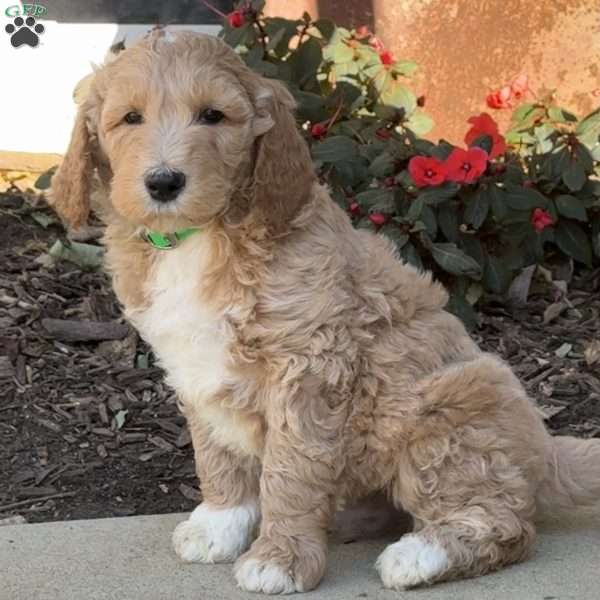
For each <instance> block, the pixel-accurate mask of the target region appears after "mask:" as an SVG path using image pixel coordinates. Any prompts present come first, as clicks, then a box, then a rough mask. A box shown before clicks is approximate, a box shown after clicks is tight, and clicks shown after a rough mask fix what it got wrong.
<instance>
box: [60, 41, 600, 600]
mask: <svg viewBox="0 0 600 600" xmlns="http://www.w3.org/2000/svg"><path fill="white" fill-rule="evenodd" d="M292 106H293V101H292V98H291V96H290V94H289V92H287V90H285V88H284V87H283V86H282V85H281V84H279V83H277V82H272V81H267V80H264V79H262V78H261V77H259V76H257V75H255V74H254V73H252V72H251V71H250V70H249V69H248V68H246V67H245V66H244V65H243V63H242V61H241V60H240V59H239V58H238V57H237V56H236V55H235V54H234V53H233V52H232V51H231V50H230V49H228V48H227V47H226V46H225V45H224V44H223V43H222V42H221V41H219V40H217V39H213V38H209V37H204V36H197V35H193V34H181V35H179V36H177V37H176V39H175V40H174V41H173V40H172V41H170V42H169V43H165V42H164V41H163V40H162V39H161V37H160V35H159V34H156V35H153V36H151V37H150V38H149V39H148V40H146V41H144V42H142V43H140V44H138V45H137V46H135V47H133V48H131V49H129V50H127V51H125V52H123V53H121V54H120V55H119V57H118V58H117V59H115V60H114V61H112V62H110V63H109V64H107V65H106V66H105V67H103V68H102V69H100V70H99V71H98V72H97V73H96V74H95V76H94V79H93V81H92V82H91V84H90V87H89V91H88V95H87V98H86V100H85V101H84V103H83V105H82V107H81V109H80V111H81V112H80V116H79V117H78V120H77V122H76V125H75V130H74V134H73V135H74V137H73V142H72V144H71V147H70V148H69V151H68V152H67V155H66V157H65V160H64V163H63V165H62V167H61V168H60V170H59V172H58V173H57V175H56V177H55V179H54V185H53V201H54V203H55V205H56V207H57V210H58V211H59V212H62V214H64V216H65V217H66V218H67V219H70V220H71V221H72V222H73V223H74V224H79V223H80V222H81V220H82V219H83V218H84V216H85V214H86V212H87V210H88V208H87V207H88V204H87V202H88V198H87V195H88V189H89V188H90V187H91V181H92V167H93V166H95V167H96V179H97V181H96V184H95V185H96V189H97V190H98V195H99V196H100V198H101V205H102V214H103V218H104V219H105V220H106V222H107V231H106V236H105V242H106V246H107V262H108V268H109V270H110V271H111V273H112V276H113V281H114V287H115V290H116V293H117V295H118V297H119V299H120V301H121V302H122V304H123V306H124V309H125V312H126V314H127V316H128V317H129V318H130V319H131V320H132V322H133V323H134V324H135V325H136V326H137V327H138V328H139V329H140V331H141V333H142V335H143V336H144V337H146V338H147V339H148V340H149V341H150V342H151V343H152V344H153V345H154V349H155V352H156V354H157V356H158V357H159V359H160V361H161V363H162V364H163V365H164V366H165V368H166V370H167V373H168V377H169V381H170V382H171V384H172V385H173V386H174V387H175V389H176V390H177V392H178V395H179V399H180V402H181V406H182V410H183V412H184V413H185V415H186V416H187V418H188V422H189V425H190V430H191V433H192V438H193V442H194V448H195V453H196V462H197V466H198V475H199V477H200V479H201V482H202V490H203V495H204V500H205V502H206V503H207V506H209V507H211V510H205V511H203V512H202V514H201V515H200V513H198V519H199V521H198V523H196V522H192V524H188V525H186V526H185V527H182V528H180V529H179V530H178V531H179V533H177V534H176V539H175V543H176V546H177V547H178V548H179V550H178V551H179V552H180V553H181V555H182V556H184V557H188V558H190V557H191V558H192V559H198V560H213V559H214V560H218V557H219V556H221V555H222V556H223V557H225V558H226V559H227V560H231V559H233V558H235V557H236V556H237V555H238V554H239V553H240V552H241V551H242V550H243V549H244V548H245V545H246V542H247V541H248V540H246V538H245V537H242V538H239V539H238V538H236V540H232V541H230V543H228V542H226V541H224V542H223V543H222V544H220V545H219V548H224V550H222V551H221V553H220V554H219V552H215V553H213V554H207V553H208V552H209V551H208V550H205V549H204V548H205V544H206V540H204V538H202V540H201V539H198V540H196V541H194V539H193V535H194V532H199V533H197V535H198V536H205V535H208V534H205V533H202V532H217V531H221V532H223V533H222V535H228V534H227V532H228V531H231V527H233V526H234V525H235V523H237V522H241V521H240V519H242V518H243V519H245V521H244V523H245V525H244V527H245V528H247V531H251V530H252V525H253V521H252V520H251V519H250V517H247V516H244V515H249V514H250V513H248V512H247V509H242V508H240V507H248V506H254V505H255V504H256V503H257V502H259V503H260V514H261V518H262V521H261V523H260V528H259V530H258V537H257V539H256V540H255V541H254V543H253V545H252V547H251V548H250V550H248V552H246V553H245V554H243V555H242V556H241V557H239V558H238V562H237V563H236V567H235V573H236V577H237V578H238V583H239V585H240V586H241V587H243V588H244V589H248V590H252V591H263V592H268V593H274V592H290V591H303V590H308V589H311V588H314V587H315V586H316V585H317V584H318V582H319V580H320V579H321V577H322V575H323V572H324V569H325V556H326V532H327V529H328V527H329V525H330V523H331V520H332V515H333V513H334V510H335V507H336V506H337V505H339V504H340V503H341V502H343V501H344V500H349V501H351V502H355V501H356V500H358V499H360V498H362V497H366V496H368V495H371V494H372V493H373V492H380V491H381V492H384V493H385V494H386V495H387V496H388V498H389V499H390V501H391V502H393V503H394V504H395V505H396V506H397V507H403V508H404V509H405V510H407V511H408V512H410V513H411V515H412V516H413V518H414V522H415V530H416V532H415V534H413V535H412V537H409V538H401V541H400V542H398V543H397V544H395V545H393V546H390V548H389V549H388V550H387V551H386V553H385V554H384V555H382V557H381V558H380V560H379V562H378V565H379V568H380V570H381V574H382V578H383V580H384V583H386V585H389V586H391V587H406V586H413V585H419V584H423V583H431V582H434V581H438V580H442V579H449V578H454V577H465V576H472V575H479V574H482V573H485V572H487V571H490V570H493V569H496V568H499V567H500V566H502V565H505V564H508V563H511V562H514V561H517V560H520V559H521V558H523V557H524V556H526V554H527V552H528V550H529V548H530V546H531V543H532V541H533V539H534V535H535V530H534V526H533V519H534V516H535V514H536V505H538V504H540V503H542V504H544V505H548V504H549V505H552V504H553V495H556V497H557V498H558V504H559V505H560V506H562V507H566V508H568V507H569V506H573V505H577V504H588V505H592V504H593V503H594V502H596V501H597V500H598V496H599V494H600V471H599V467H598V464H597V463H598V457H599V456H600V450H599V448H600V442H599V441H588V442H583V441H578V442H575V441H570V442H567V441H566V440H559V441H557V442H555V441H553V440H552V438H551V437H550V436H549V435H548V434H547V432H546V431H545V429H544V426H543V424H542V420H541V418H540V417H539V415H538V414H537V412H536V409H535V408H534V405H533V403H532V402H531V401H530V400H529V399H528V398H527V396H526V394H525V392H524V390H523V388H522V386H521V385H520V384H519V382H518V381H517V380H516V378H515V377H514V375H513V374H512V373H511V371H510V369H509V368H508V367H507V366H505V365H504V364H503V363H502V362H501V361H500V360H499V359H498V358H496V357H494V356H491V355H488V354H484V353H482V352H481V351H480V350H479V349H478V348H477V347H476V345H475V344H474V342H473V341H472V340H471V339H470V338H469V336H468V335H467V333H466V332H465V330H464V328H463V326H462V325H461V323H460V322H459V321H458V320H457V319H456V318H455V317H453V316H452V315H451V314H449V313H447V312H445V311H444V306H445V304H446V301H447V295H446V292H445V291H444V289H443V288H442V287H441V286H440V285H439V284H438V283H435V282H433V281H432V279H431V276H430V275H429V274H427V273H420V272H418V271H417V270H415V269H413V268H412V267H410V266H408V265H405V264H402V263H401V262H400V261H399V260H398V257H397V256H396V255H395V253H394V250H393V248H392V245H391V244H390V243H389V242H388V241H386V240H385V239H383V238H380V237H377V236H375V235H372V234H370V233H366V232H364V231H356V230H354V229H353V228H352V226H351V224H350V222H349V220H348V218H347V217H346V215H345V214H344V213H343V211H342V210H341V209H340V208H338V207H337V206H336V205H335V204H334V203H333V202H332V201H331V199H330V197H329V195H328V192H327V190H326V189H325V188H323V187H322V186H320V185H319V184H318V183H317V182H316V181H315V176H314V173H313V170H312V164H311V161H310V156H309V153H308V150H307V148H306V145H305V144H304V142H303V140H302V138H301V136H300V134H299V133H298V132H297V130H296V127H295V123H294V119H293V116H292V113H291V109H292ZM206 107H211V108H217V109H219V110H222V111H223V112H224V113H225V115H226V118H225V120H224V121H223V122H221V123H219V124H216V125H214V126H202V125H199V124H197V123H195V121H194V116H195V114H196V113H197V111H198V110H200V109H202V108H206ZM130 110H137V111H139V112H140V113H142V114H143V116H144V123H143V124H141V125H137V126H128V125H125V124H123V122H122V119H123V116H124V115H125V114H126V113H127V112H128V111H130ZM160 164H166V165H168V166H170V167H172V168H177V169H180V170H182V171H183V172H184V173H185V174H186V177H187V180H188V183H187V185H186V188H185V190H184V192H183V193H182V194H181V196H180V197H179V198H178V199H177V201H176V202H174V203H173V204H172V205H169V206H168V207H165V206H156V205H154V204H153V203H152V201H151V199H150V198H149V197H148V195H147V193H146V192H145V190H144V186H143V174H144V172H145V171H146V170H147V169H149V168H153V167H156V166H157V165H160ZM188 226H199V227H201V228H202V232H201V233H199V234H197V235H195V236H193V237H191V238H188V240H186V241H185V242H184V243H183V244H182V245H181V247H179V248H177V249H176V250H174V251H172V252H171V253H165V252H161V251H157V250H154V249H152V248H151V247H150V246H148V245H147V244H145V243H144V242H143V241H141V240H140V239H139V236H138V235H137V232H138V231H139V229H140V228H141V227H150V228H153V229H158V230H163V231H172V230H175V229H179V228H183V227H188ZM575 457H579V459H580V463H579V464H577V465H575ZM238 509H239V510H238ZM244 511H246V512H244ZM252 514H254V513H252ZM240 515H241V516H240ZM211 519H212V520H213V521H211ZM232 524H233V525H232ZM210 535H216V534H214V533H211V534H210ZM190 536H192V537H190ZM196 542H197V543H196ZM194 544H195V545H194ZM203 544H204V545H203Z"/></svg>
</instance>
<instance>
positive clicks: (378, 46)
mask: <svg viewBox="0 0 600 600" xmlns="http://www.w3.org/2000/svg"><path fill="white" fill-rule="evenodd" d="M369 44H371V46H373V48H375V50H376V52H378V53H379V54H381V53H382V52H384V51H385V46H384V45H383V42H382V41H381V40H380V39H379V38H378V37H377V36H373V37H372V38H371V39H370V40H369Z"/></svg>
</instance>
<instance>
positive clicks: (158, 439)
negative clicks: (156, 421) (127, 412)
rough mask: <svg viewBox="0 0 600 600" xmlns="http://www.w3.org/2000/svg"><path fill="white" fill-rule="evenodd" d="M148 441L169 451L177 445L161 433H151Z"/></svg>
mask: <svg viewBox="0 0 600 600" xmlns="http://www.w3.org/2000/svg"><path fill="white" fill-rule="evenodd" d="M148 441H149V442H150V443H151V444H154V445H155V446H156V447H157V448H162V449H163V450H166V451H167V452H173V450H175V446H173V444H170V443H169V442H167V440H165V439H163V438H161V437H160V436H159V435H150V436H148Z"/></svg>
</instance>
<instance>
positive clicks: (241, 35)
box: [223, 23, 254, 49]
mask: <svg viewBox="0 0 600 600" xmlns="http://www.w3.org/2000/svg"><path fill="white" fill-rule="evenodd" d="M253 33H254V27H253V26H252V23H246V24H245V25H242V26H241V27H226V28H225V29H223V39H224V40H225V42H226V43H227V44H229V46H231V47H232V48H234V49H235V48H237V47H238V46H241V45H242V44H244V43H245V41H246V38H247V37H249V36H251V35H252V34H253Z"/></svg>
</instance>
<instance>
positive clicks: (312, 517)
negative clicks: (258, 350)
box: [234, 385, 346, 594]
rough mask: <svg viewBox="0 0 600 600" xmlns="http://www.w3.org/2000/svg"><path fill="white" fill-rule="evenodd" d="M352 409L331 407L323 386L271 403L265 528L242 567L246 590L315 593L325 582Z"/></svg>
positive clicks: (238, 568) (263, 490) (263, 486)
mask: <svg viewBox="0 0 600 600" xmlns="http://www.w3.org/2000/svg"><path fill="white" fill-rule="evenodd" d="M307 388H309V389H307ZM310 388H312V389H310ZM315 388H316V390H315ZM345 411H346V407H345V406H344V405H337V406H335V405H333V406H332V405H331V404H329V403H328V399H327V398H325V397H324V396H323V395H322V394H320V393H319V391H318V386H316V385H311V386H307V385H305V386H304V388H303V389H300V390H298V391H297V392H295V393H294V394H292V395H291V397H288V398H280V399H278V400H277V401H274V402H273V404H272V405H271V406H270V407H269V414H268V419H267V421H268V433H267V440H266V448H265V454H264V458H263V467H262V475H261V480H260V499H261V512H262V523H261V528H260V533H259V537H258V538H257V540H256V541H255V542H254V544H253V545H252V547H251V548H250V550H249V551H248V552H247V553H246V554H244V555H243V556H241V557H240V558H239V559H238V561H237V562H236V564H235V567H234V570H235V576H236V579H237V582H238V585H239V586H240V587H241V588H242V589H244V590H247V591H250V592H263V593H267V594H280V593H283V594H289V593H292V592H304V591H307V590H310V589H312V588H314V587H316V586H317V584H318V583H319V581H320V580H321V578H322V576H323V572H324V570H325V554H326V545H327V528H328V526H329V525H330V522H331V519H332V516H333V513H334V504H335V492H336V487H337V480H338V479H339V476H340V473H341V471H342V468H343V464H342V462H343V461H342V452H341V449H342V429H343V424H344V422H345Z"/></svg>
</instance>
